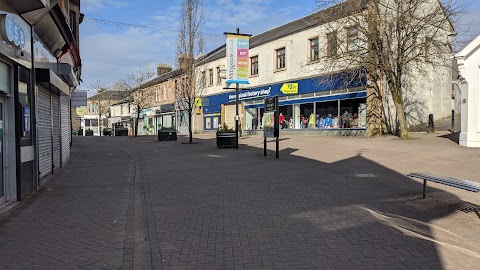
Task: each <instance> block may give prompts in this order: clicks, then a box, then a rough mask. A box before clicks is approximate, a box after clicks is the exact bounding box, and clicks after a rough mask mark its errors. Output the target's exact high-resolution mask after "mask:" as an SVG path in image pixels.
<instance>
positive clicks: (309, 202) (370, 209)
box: [0, 137, 480, 269]
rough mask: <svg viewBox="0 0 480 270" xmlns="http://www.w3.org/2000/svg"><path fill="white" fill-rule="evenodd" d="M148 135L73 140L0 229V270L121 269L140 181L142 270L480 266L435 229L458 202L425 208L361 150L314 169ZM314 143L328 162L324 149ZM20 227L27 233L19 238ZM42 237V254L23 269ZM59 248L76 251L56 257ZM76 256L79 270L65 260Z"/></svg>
mask: <svg viewBox="0 0 480 270" xmlns="http://www.w3.org/2000/svg"><path fill="white" fill-rule="evenodd" d="M146 140H150V139H149V137H139V138H125V137H123V138H122V137H118V138H117V137H111V138H110V137H108V138H93V139H92V138H78V137H76V138H74V149H73V151H72V160H71V161H70V163H69V165H68V166H67V170H66V171H65V172H64V173H60V174H58V176H57V177H54V179H52V181H53V186H54V190H53V191H52V192H50V193H46V194H44V196H42V198H41V200H38V201H37V202H35V203H34V204H33V205H32V209H31V211H24V212H22V213H21V214H19V215H18V216H17V217H15V218H13V219H12V220H11V221H9V223H7V224H6V225H5V226H2V227H0V255H1V256H2V258H3V257H4V256H5V258H9V260H8V261H7V262H6V263H4V264H1V263H0V266H2V265H4V266H9V265H12V264H13V263H20V262H22V263H23V264H22V267H23V266H25V268H29V269H30V268H34V266H35V265H39V266H43V267H51V268H52V266H51V265H49V263H50V261H51V258H50V257H49V256H54V257H55V258H57V259H58V261H57V262H58V265H59V266H57V267H64V268H66V266H69V267H73V266H77V267H87V266H88V264H87V263H88V262H94V263H95V265H94V266H98V267H99V268H102V267H103V268H111V269H120V268H122V267H123V268H125V269H127V268H128V269H130V268H131V267H133V266H132V262H131V261H129V260H130V259H131V257H132V255H131V254H132V253H133V254H135V252H136V251H135V250H136V249H135V248H136V246H135V245H133V246H132V245H129V244H128V243H136V242H135V241H136V240H138V239H136V237H137V236H136V235H137V234H130V231H128V229H129V228H130V229H131V230H133V229H132V228H136V230H138V228H137V227H135V226H134V224H135V223H134V221H135V220H133V219H132V218H129V217H136V216H138V215H137V214H135V211H136V210H135V209H132V208H131V207H129V204H130V206H131V205H132V200H133V198H134V197H132V196H133V195H132V194H135V193H137V192H139V190H136V191H135V188H138V187H139V186H138V185H139V184H140V183H141V185H142V187H143V188H142V190H141V191H144V193H142V192H140V193H141V194H144V195H143V196H144V197H142V198H144V199H143V204H144V207H142V208H141V209H142V211H144V215H143V212H142V215H140V216H142V217H143V216H144V217H145V223H146V224H147V228H145V229H146V230H147V232H148V233H147V234H146V235H147V238H145V239H143V238H142V239H140V240H141V243H144V244H148V249H145V250H149V252H148V253H147V254H141V255H146V256H147V257H148V258H150V262H151V265H152V268H153V269H192V268H199V269H256V268H262V269H445V268H472V269H474V268H475V267H478V265H479V263H480V247H479V245H478V241H477V240H478V239H480V237H479V233H478V232H477V231H476V230H475V229H476V228H478V227H475V225H474V224H475V223H471V224H464V223H460V222H458V223H455V222H451V223H448V224H452V225H451V226H447V225H445V226H440V225H438V223H437V221H439V220H444V219H446V218H449V217H450V216H451V215H453V214H455V213H457V212H458V211H457V209H458V208H459V206H461V205H462V201H460V200H459V199H458V198H457V197H456V196H454V195H452V194H449V193H448V192H445V191H441V190H438V189H434V188H429V192H428V195H429V197H428V198H427V199H425V200H422V199H420V197H421V193H422V185H421V184H420V183H418V182H416V181H414V180H412V179H410V178H408V177H406V176H404V175H402V174H399V173H397V172H395V171H392V170H390V169H389V168H386V167H384V166H381V165H379V164H377V163H375V162H373V161H371V160H369V159H366V158H365V157H363V156H362V154H361V153H358V154H357V155H355V156H351V157H349V158H346V159H343V160H337V161H335V162H332V163H324V162H320V161H317V160H312V159H308V158H304V157H301V156H299V154H298V153H297V152H298V149H294V148H286V149H283V150H282V151H281V153H280V159H275V153H274V151H268V156H267V157H264V156H263V149H262V148H261V146H259V147H260V148H256V147H249V146H246V145H242V144H241V145H240V149H238V150H236V149H217V148H216V145H215V139H203V140H202V139H197V138H195V141H196V142H200V143H197V144H193V145H186V144H182V142H184V141H185V140H186V138H184V137H180V138H179V141H177V142H158V141H154V140H153V139H151V141H152V142H151V143H142V141H146ZM329 143H331V142H329ZM311 147H312V148H314V149H318V153H319V155H327V154H328V153H326V152H322V145H321V144H319V145H312V146H311ZM338 147H339V151H340V150H342V147H346V145H345V144H343V145H340V144H339V146H338ZM390 158H392V159H394V158H395V157H390ZM398 162H401V160H399V161H398ZM128 164H134V166H133V167H132V168H128V167H129V166H130V165H128ZM62 175H63V177H62ZM78 176H81V177H78ZM133 176H136V177H133ZM131 179H136V180H135V181H140V182H136V183H135V185H132V180H131ZM134 191H135V192H134ZM135 198H136V197H135ZM136 199H138V198H136ZM129 202H130V203H129ZM133 205H136V204H133ZM42 209H43V210H42ZM132 211H133V213H132ZM42 213H43V214H42ZM127 213H128V215H127ZM31 216H33V217H35V220H33V221H32V220H31V218H30V217H31ZM38 220H40V221H38ZM113 220H115V221H116V222H117V221H118V222H117V223H115V224H113V223H112V222H113ZM92 224H93V225H94V226H92ZM442 224H444V223H442ZM472 224H473V225H472ZM469 226H471V227H469ZM27 228H31V229H32V231H34V232H35V233H32V234H28V235H25V236H21V235H23V234H21V233H20V232H21V231H24V230H26V229H27ZM126 230H127V231H126ZM140 230H142V228H140ZM135 232H137V231H135ZM466 232H467V233H466ZM45 236H48V242H47V243H48V244H49V245H48V247H47V248H44V249H42V250H41V251H42V252H43V253H41V255H43V257H42V256H37V257H38V258H37V257H36V260H35V262H33V261H32V260H29V258H30V257H29V256H30V255H29V254H30V253H31V249H32V248H33V247H43V246H44V242H45V241H46V239H47V238H46V237H45ZM18 237H23V238H22V239H23V240H22V241H19V240H18ZM132 239H135V240H132ZM55 240H58V241H59V242H60V243H61V244H58V245H55V244H54V242H55ZM11 241H13V242H11ZM2 243H3V244H2ZM5 243H7V244H5ZM11 243H14V244H11ZM12 245H13V246H14V247H15V248H14V249H13V248H12ZM67 247H68V248H69V249H75V250H74V252H63V250H64V249H65V248H67ZM84 247H85V248H84ZM50 250H52V252H54V253H52V254H51V255H49V253H48V252H49V251H50ZM20 251H24V252H20ZM27 251H28V252H27ZM58 254H61V255H58ZM37 255H39V254H37ZM79 257H82V258H83V259H85V262H83V263H84V264H81V263H78V264H76V263H77V261H76V260H78V259H79ZM68 262H70V263H68ZM61 263H63V264H61ZM102 265H105V266H102ZM35 267H36V266H35ZM0 268H1V267H0ZM87 268H88V267H87ZM56 269H62V268H56Z"/></svg>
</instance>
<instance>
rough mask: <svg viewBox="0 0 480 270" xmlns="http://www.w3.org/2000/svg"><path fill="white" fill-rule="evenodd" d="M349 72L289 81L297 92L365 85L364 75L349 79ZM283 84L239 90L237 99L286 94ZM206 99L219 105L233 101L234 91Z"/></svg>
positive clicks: (304, 92)
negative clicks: (295, 86) (296, 86)
mask: <svg viewBox="0 0 480 270" xmlns="http://www.w3.org/2000/svg"><path fill="white" fill-rule="evenodd" d="M349 74H350V73H338V74H335V75H329V76H323V77H317V78H309V79H303V80H298V81H295V82H291V83H295V85H297V84H298V94H306V93H313V92H321V91H331V90H336V89H342V88H354V87H359V86H365V85H366V79H365V77H362V78H357V79H350V78H349V77H350V75H349ZM283 85H284V83H283V82H282V83H278V84H273V85H271V86H263V87H257V88H252V89H249V90H240V91H239V100H240V101H245V100H253V99H260V98H261V99H263V98H265V97H270V96H279V97H281V96H287V95H288V94H284V93H283V92H282V86H283ZM208 101H209V104H210V105H220V104H228V103H230V102H235V92H229V93H223V94H219V95H214V96H209V97H208Z"/></svg>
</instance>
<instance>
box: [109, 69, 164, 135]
mask: <svg viewBox="0 0 480 270" xmlns="http://www.w3.org/2000/svg"><path fill="white" fill-rule="evenodd" d="M154 75H155V72H153V71H152V70H151V69H150V68H144V69H138V70H136V71H134V72H132V73H130V74H128V75H127V77H126V78H125V79H123V80H121V81H120V83H117V84H115V85H116V87H117V88H118V89H119V90H123V91H131V95H132V103H133V106H134V107H135V109H136V113H137V116H136V121H135V137H137V136H138V119H139V118H140V112H141V111H142V110H143V109H144V108H147V106H148V105H149V104H150V102H151V98H152V95H153V93H150V92H149V91H148V90H147V89H146V88H142V85H143V84H145V83H146V82H148V81H149V80H150V79H152V77H153V76H154ZM122 88H123V89H122Z"/></svg>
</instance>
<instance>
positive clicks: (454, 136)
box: [440, 131, 460, 144]
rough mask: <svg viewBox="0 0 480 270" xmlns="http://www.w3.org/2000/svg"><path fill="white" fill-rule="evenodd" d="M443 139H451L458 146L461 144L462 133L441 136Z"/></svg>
mask: <svg viewBox="0 0 480 270" xmlns="http://www.w3.org/2000/svg"><path fill="white" fill-rule="evenodd" d="M440 137H441V138H445V139H449V140H451V141H452V142H455V143H457V144H459V143H460V131H458V132H455V133H453V134H447V135H443V136H440Z"/></svg>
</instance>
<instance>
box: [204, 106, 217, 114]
mask: <svg viewBox="0 0 480 270" xmlns="http://www.w3.org/2000/svg"><path fill="white" fill-rule="evenodd" d="M221 111H222V106H221V105H213V106H208V107H203V113H204V114H208V113H216V112H221Z"/></svg>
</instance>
